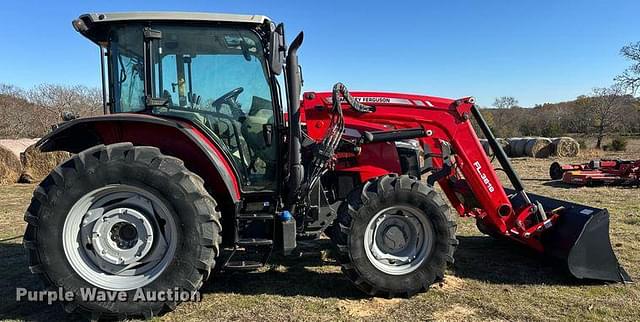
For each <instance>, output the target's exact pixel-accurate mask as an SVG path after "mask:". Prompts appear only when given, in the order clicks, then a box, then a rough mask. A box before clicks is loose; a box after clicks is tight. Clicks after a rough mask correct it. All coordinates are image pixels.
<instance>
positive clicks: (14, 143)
mask: <svg viewBox="0 0 640 322" xmlns="http://www.w3.org/2000/svg"><path fill="white" fill-rule="evenodd" d="M36 142H38V139H37V138H36V139H15V140H14V139H2V140H0V145H1V146H2V147H4V148H5V149H8V150H10V151H11V152H13V154H14V155H15V156H16V158H20V153H22V152H24V150H26V149H27V148H28V147H29V146H31V145H33V144H35V143H36Z"/></svg>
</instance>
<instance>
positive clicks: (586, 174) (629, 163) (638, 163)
mask: <svg viewBox="0 0 640 322" xmlns="http://www.w3.org/2000/svg"><path fill="white" fill-rule="evenodd" d="M549 175H550V176H551V179H553V180H560V179H562V182H564V183H568V184H573V185H580V186H595V185H619V186H640V160H613V159H601V160H591V161H589V162H587V163H582V164H564V165H561V164H560V163H558V162H554V163H552V164H551V166H550V167H549Z"/></svg>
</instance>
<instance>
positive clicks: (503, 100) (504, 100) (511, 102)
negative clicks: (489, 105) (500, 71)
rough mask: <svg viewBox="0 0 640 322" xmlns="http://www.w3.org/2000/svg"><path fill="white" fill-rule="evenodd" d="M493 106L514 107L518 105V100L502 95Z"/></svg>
mask: <svg viewBox="0 0 640 322" xmlns="http://www.w3.org/2000/svg"><path fill="white" fill-rule="evenodd" d="M493 106H495V107H496V108H512V107H516V106H518V100H517V99H515V98H514V97H511V96H502V97H498V98H496V100H495V101H494V102H493Z"/></svg>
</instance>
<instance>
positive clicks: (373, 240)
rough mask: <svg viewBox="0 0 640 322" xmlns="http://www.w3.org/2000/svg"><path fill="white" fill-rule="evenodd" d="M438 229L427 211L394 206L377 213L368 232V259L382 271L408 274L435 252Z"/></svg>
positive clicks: (391, 273) (366, 247)
mask: <svg viewBox="0 0 640 322" xmlns="http://www.w3.org/2000/svg"><path fill="white" fill-rule="evenodd" d="M434 235H435V232H434V230H433V225H432V224H431V221H430V220H429V219H428V218H427V217H426V215H425V214H424V212H423V211H421V210H420V209H418V208H415V207H412V206H393V207H389V208H385V209H383V210H380V211H379V212H378V213H376V214H375V215H374V216H373V217H372V218H371V220H370V221H369V224H368V225H367V230H366V231H365V234H364V242H365V253H366V255H367V258H368V259H369V261H370V262H371V264H373V266H375V267H376V268H377V269H379V270H380V271H382V272H384V273H387V274H390V275H405V274H408V273H411V272H413V271H415V270H416V269H418V268H419V267H420V266H421V265H422V264H423V263H424V262H425V261H426V260H427V258H428V257H429V256H430V255H431V252H432V250H433V243H434Z"/></svg>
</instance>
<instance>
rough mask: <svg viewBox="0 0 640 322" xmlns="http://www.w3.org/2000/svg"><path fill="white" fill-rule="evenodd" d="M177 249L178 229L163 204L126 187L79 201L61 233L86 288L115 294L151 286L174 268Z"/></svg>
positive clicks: (109, 188) (111, 188) (107, 189)
mask: <svg viewBox="0 0 640 322" xmlns="http://www.w3.org/2000/svg"><path fill="white" fill-rule="evenodd" d="M176 244H177V229H176V224H175V222H174V220H173V216H172V214H171V211H170V210H169V208H168V207H167V206H166V205H165V203H164V202H163V201H161V200H160V199H159V198H158V197H156V196H154V195H153V194H152V193H150V192H148V191H146V190H144V189H141V188H138V187H134V186H129V185H123V184H116V185H108V186H106V187H103V188H100V189H97V190H94V191H91V192H89V193H87V194H86V195H84V196H83V197H81V198H80V199H79V200H78V201H77V202H76V203H75V204H74V205H73V207H72V208H71V210H70V211H69V214H68V215H67V218H66V220H65V223H64V228H63V246H64V251H65V255H66V257H67V260H68V261H69V263H70V264H71V267H72V268H73V269H74V270H75V271H76V273H78V274H79V275H80V276H81V277H82V278H83V279H84V280H86V281H87V282H89V283H91V284H93V285H95V286H97V287H100V288H103V289H107V290H113V291H127V290H132V289H136V288H140V287H143V286H145V285H148V284H149V283H151V282H153V281H154V280H155V279H156V278H158V276H160V275H161V274H162V272H163V271H164V270H165V269H166V268H167V266H168V265H169V263H170V262H171V259H172V258H173V255H174V254H175V250H176Z"/></svg>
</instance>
